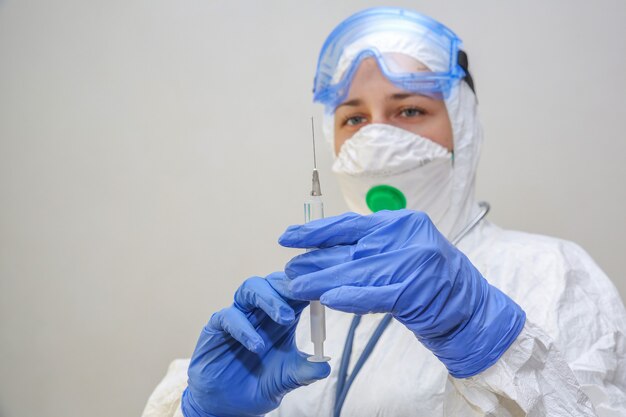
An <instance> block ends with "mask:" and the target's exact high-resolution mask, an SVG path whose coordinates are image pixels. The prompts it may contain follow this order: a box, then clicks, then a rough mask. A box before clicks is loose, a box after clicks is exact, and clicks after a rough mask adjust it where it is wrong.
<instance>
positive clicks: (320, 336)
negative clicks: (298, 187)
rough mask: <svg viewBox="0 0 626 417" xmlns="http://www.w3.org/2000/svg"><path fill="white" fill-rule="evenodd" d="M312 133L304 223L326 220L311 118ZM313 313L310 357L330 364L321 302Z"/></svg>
mask: <svg viewBox="0 0 626 417" xmlns="http://www.w3.org/2000/svg"><path fill="white" fill-rule="evenodd" d="M311 133H312V134H313V180H312V187H311V197H310V198H309V199H308V200H307V201H306V202H305V203H304V222H305V223H308V222H310V221H312V220H316V219H323V218H324V203H323V202H322V189H321V187H320V176H319V173H318V172H317V160H316V157H315V126H314V122H313V118H312V117H311ZM309 309H310V313H311V342H313V356H309V358H308V360H309V361H310V362H328V361H329V360H330V358H329V357H328V356H324V340H326V312H325V311H324V306H323V305H322V304H321V303H320V302H319V300H313V301H311V303H310V306H309Z"/></svg>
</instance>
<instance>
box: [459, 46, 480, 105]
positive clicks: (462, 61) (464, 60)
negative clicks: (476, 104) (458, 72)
mask: <svg viewBox="0 0 626 417" xmlns="http://www.w3.org/2000/svg"><path fill="white" fill-rule="evenodd" d="M457 63H458V64H459V66H460V67H461V68H463V71H465V77H463V80H464V81H465V82H466V83H467V85H469V88H471V89H472V92H473V93H474V94H476V90H475V89H474V79H473V78H472V75H471V74H470V72H469V58H468V57H467V53H465V51H464V50H462V49H459V54H458V57H457Z"/></svg>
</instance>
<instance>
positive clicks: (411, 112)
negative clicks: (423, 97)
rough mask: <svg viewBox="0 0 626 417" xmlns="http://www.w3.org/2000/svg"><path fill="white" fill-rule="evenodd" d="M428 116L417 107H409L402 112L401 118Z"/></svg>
mask: <svg viewBox="0 0 626 417" xmlns="http://www.w3.org/2000/svg"><path fill="white" fill-rule="evenodd" d="M424 114H426V112H425V111H424V110H422V109H420V108H417V107H407V108H405V109H402V110H400V116H402V117H417V116H422V115H424Z"/></svg>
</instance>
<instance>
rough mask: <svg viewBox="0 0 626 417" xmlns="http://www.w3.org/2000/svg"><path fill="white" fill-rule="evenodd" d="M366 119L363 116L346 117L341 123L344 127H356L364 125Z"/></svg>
mask: <svg viewBox="0 0 626 417" xmlns="http://www.w3.org/2000/svg"><path fill="white" fill-rule="evenodd" d="M366 121H367V119H366V118H365V117H363V116H350V117H346V118H345V119H344V121H343V125H344V126H358V125H360V124H361V123H365V122H366Z"/></svg>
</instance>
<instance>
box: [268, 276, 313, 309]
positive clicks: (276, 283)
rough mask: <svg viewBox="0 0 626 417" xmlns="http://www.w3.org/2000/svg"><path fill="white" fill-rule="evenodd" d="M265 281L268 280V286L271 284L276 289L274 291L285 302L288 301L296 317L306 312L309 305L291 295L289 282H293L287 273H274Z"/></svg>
mask: <svg viewBox="0 0 626 417" xmlns="http://www.w3.org/2000/svg"><path fill="white" fill-rule="evenodd" d="M265 279H266V280H267V282H268V284H270V286H271V287H272V288H274V291H276V292H277V293H278V294H279V295H280V296H281V297H282V298H283V299H284V300H285V301H287V304H289V306H290V307H291V308H292V309H293V311H294V312H295V313H296V315H297V314H298V313H300V312H301V311H302V310H304V308H305V307H306V306H307V305H308V304H309V303H307V302H305V301H302V300H298V299H296V298H294V297H293V294H291V291H289V288H288V285H289V282H291V280H290V279H289V278H287V275H285V272H283V271H279V272H273V273H271V274H269V275H268V276H267V277H265Z"/></svg>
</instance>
